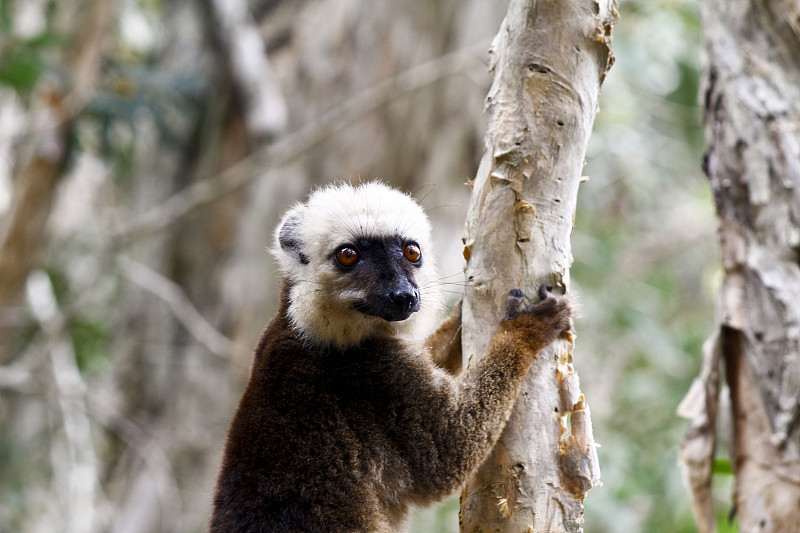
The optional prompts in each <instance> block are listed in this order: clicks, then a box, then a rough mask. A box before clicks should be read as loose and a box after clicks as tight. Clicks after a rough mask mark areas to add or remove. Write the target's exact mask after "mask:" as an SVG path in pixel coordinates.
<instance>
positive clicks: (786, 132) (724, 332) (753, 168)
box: [681, 0, 800, 533]
mask: <svg viewBox="0 0 800 533" xmlns="http://www.w3.org/2000/svg"><path fill="white" fill-rule="evenodd" d="M702 17H703V35H704V41H705V53H706V64H705V65H704V87H703V90H704V92H703V95H704V103H705V119H706V143H707V145H708V151H707V154H706V158H705V164H704V167H705V172H706V174H707V175H708V178H709V181H710V183H711V189H712V191H713V194H714V201H715V204H716V209H717V216H718V218H719V228H718V231H719V238H720V246H721V251H722V265H723V269H724V278H723V281H722V287H721V289H720V291H719V294H718V299H717V313H716V314H717V316H716V321H717V324H718V330H717V332H716V333H715V334H714V336H713V337H712V339H710V341H709V343H708V348H707V349H706V351H705V355H704V372H703V373H702V374H701V376H700V378H698V380H697V381H696V383H695V385H694V386H693V389H692V391H690V393H689V395H687V398H686V399H685V400H684V403H683V405H682V414H685V415H688V416H689V417H690V418H691V419H692V422H691V424H690V426H689V430H688V432H687V435H686V438H685V440H684V443H683V448H682V450H681V458H682V460H683V461H684V464H685V466H686V467H687V473H688V478H689V480H690V486H691V490H692V496H693V503H694V506H695V516H696V518H697V521H698V529H699V531H700V532H701V533H704V532H711V531H715V530H716V523H715V513H714V510H713V502H712V499H711V472H712V468H711V465H712V463H713V457H714V448H715V441H716V415H717V396H718V394H719V381H720V380H719V375H720V371H719V364H720V361H721V362H724V372H723V373H722V374H723V376H724V378H725V381H726V382H727V384H728V386H729V387H730V394H731V402H730V408H731V410H732V413H731V417H730V419H731V423H732V425H733V427H732V428H731V429H732V433H731V434H732V439H731V442H730V443H729V444H730V448H731V449H730V450H729V452H730V455H731V464H732V468H733V473H734V475H735V478H736V481H735V493H734V508H735V510H736V513H737V515H738V519H739V528H740V531H742V532H743V533H747V532H750V531H759V532H786V531H796V530H797V527H798V523H800V419H799V418H798V414H800V405H798V397H800V142H798V136H799V134H800V36H799V35H798V32H797V21H798V20H800V4H798V3H797V2H796V1H789V0H786V1H782V0H774V1H771V0H757V1H748V0H735V1H734V0H705V1H704V2H703V3H702Z"/></svg>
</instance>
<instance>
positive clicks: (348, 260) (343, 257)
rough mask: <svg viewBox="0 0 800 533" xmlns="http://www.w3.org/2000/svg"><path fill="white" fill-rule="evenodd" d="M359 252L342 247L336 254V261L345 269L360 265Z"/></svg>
mask: <svg viewBox="0 0 800 533" xmlns="http://www.w3.org/2000/svg"><path fill="white" fill-rule="evenodd" d="M358 259H359V258H358V252H356V251H355V250H354V249H352V248H350V247H349V246H342V247H341V248H339V251H338V252H336V261H337V262H338V263H339V264H340V265H342V266H343V267H351V266H354V265H355V264H356V263H358Z"/></svg>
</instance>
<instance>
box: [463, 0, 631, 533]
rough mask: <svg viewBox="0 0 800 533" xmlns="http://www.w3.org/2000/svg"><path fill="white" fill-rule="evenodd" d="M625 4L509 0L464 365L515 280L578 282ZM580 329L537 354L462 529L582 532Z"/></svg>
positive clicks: (585, 461) (477, 482) (585, 480)
mask: <svg viewBox="0 0 800 533" xmlns="http://www.w3.org/2000/svg"><path fill="white" fill-rule="evenodd" d="M615 18H616V3H615V2H613V1H604V2H593V1H582V0H572V1H563V2H536V1H530V0H528V1H525V0H512V2H511V4H510V6H509V8H508V12H507V15H506V18H505V20H504V22H503V24H502V26H501V28H500V32H499V33H498V34H497V36H496V37H495V39H494V42H493V43H492V49H491V60H490V68H491V69H492V70H493V72H494V82H493V85H492V88H491V89H490V91H489V95H488V97H487V99H486V107H487V109H488V112H489V125H488V130H487V133H486V138H485V153H484V156H483V159H482V161H481V165H480V168H479V169H478V174H477V177H476V180H475V183H474V188H473V192H472V198H471V203H470V208H469V212H468V214H467V222H466V236H465V239H464V242H465V248H464V255H465V257H466V258H467V280H468V288H467V291H466V293H465V297H464V317H463V326H464V329H463V348H464V357H465V361H464V362H465V366H466V365H468V363H469V360H470V358H471V357H472V356H474V355H476V354H480V353H482V352H483V350H484V349H485V347H486V343H487V342H488V340H489V339H491V337H492V333H493V332H494V331H495V330H496V328H497V323H498V321H499V319H500V318H501V317H502V315H503V312H504V310H505V301H506V296H507V294H508V292H509V290H511V289H514V288H521V289H522V290H523V292H524V293H525V294H526V295H528V296H529V297H533V295H535V294H536V290H537V287H538V286H539V285H541V284H543V283H547V284H549V285H552V286H554V287H556V289H557V290H559V291H566V290H567V287H568V285H569V270H568V269H569V266H570V264H571V261H572V256H571V252H570V243H569V236H570V233H571V230H572V222H573V218H574V214H575V205H576V200H577V192H578V185H579V183H580V180H581V169H582V167H583V162H584V155H585V152H586V145H587V143H588V139H589V134H590V132H591V129H592V124H593V121H594V115H595V112H596V110H597V99H598V95H599V89H600V84H601V83H602V81H603V79H604V77H605V74H606V72H607V70H608V68H609V67H610V66H611V63H612V61H613V59H612V55H611V49H610V40H611V27H612V24H613V22H614V20H615ZM599 475H600V473H599V466H598V461H597V454H596V451H595V444H594V440H593V437H592V427H591V420H590V416H589V409H588V406H587V405H586V402H585V400H584V397H583V395H582V394H581V392H580V387H579V382H578V376H577V374H576V373H575V371H574V369H573V367H572V341H565V340H559V341H556V342H555V343H553V345H551V346H550V347H548V348H547V349H546V350H545V351H544V352H543V353H542V354H541V355H540V357H539V358H538V359H537V361H536V362H535V363H534V366H533V368H532V371H531V374H530V376H529V378H528V380H527V382H526V383H525V384H524V385H523V388H522V392H521V394H520V398H519V400H518V402H517V405H516V408H515V410H514V413H513V414H512V416H511V420H510V421H509V423H508V425H507V426H506V429H505V432H504V433H503V436H502V437H501V439H500V441H499V442H498V444H497V446H496V447H495V449H494V450H493V452H492V453H491V454H490V456H489V458H488V459H487V461H486V462H485V463H484V464H483V466H481V467H480V468H479V469H478V471H477V472H476V473H475V475H474V477H473V478H472V479H471V480H470V481H469V483H468V484H467V486H466V487H465V488H464V491H463V493H462V501H461V528H462V529H461V530H462V531H464V532H477V531H509V532H511V531H513V532H520V531H580V530H581V527H580V523H581V522H582V517H583V503H582V502H583V498H584V496H585V494H586V492H587V491H588V490H589V489H590V488H591V487H592V486H594V485H596V484H597V483H598V482H599Z"/></svg>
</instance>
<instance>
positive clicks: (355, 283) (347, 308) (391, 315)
mask: <svg viewBox="0 0 800 533" xmlns="http://www.w3.org/2000/svg"><path fill="white" fill-rule="evenodd" d="M276 240H277V246H276V248H275V250H274V251H275V254H276V256H277V258H278V260H279V262H280V265H281V270H282V271H283V273H284V275H285V276H286V278H287V279H288V280H289V281H290V283H291V284H292V289H291V292H290V300H291V304H290V309H289V315H290V318H291V319H292V322H293V324H294V326H295V329H297V330H298V331H299V332H300V333H302V334H303V335H304V336H305V337H306V338H309V339H312V340H315V341H318V342H323V343H325V342H331V343H334V344H338V345H342V346H344V345H348V344H354V343H358V342H359V341H360V340H361V339H363V338H364V337H366V336H370V335H390V336H404V337H409V336H414V337H416V335H417V334H420V335H422V334H427V332H428V329H429V326H430V325H431V324H434V323H435V317H434V316H433V315H432V314H434V313H436V311H438V308H439V305H440V304H439V301H438V299H437V298H434V297H432V296H431V294H428V293H427V291H426V289H428V288H429V285H430V284H431V283H432V282H433V281H434V279H435V277H436V276H435V267H434V262H433V255H432V254H431V253H430V226H429V224H428V220H427V218H426V216H425V214H424V212H423V211H422V209H421V208H420V206H419V205H418V204H417V203H416V202H414V201H413V200H412V199H411V198H410V197H408V196H407V195H405V194H403V193H401V192H399V191H396V190H394V189H391V188H389V187H387V186H385V185H383V184H380V183H367V184H364V185H361V186H358V187H351V186H349V185H340V186H336V187H329V188H326V189H320V190H318V191H316V192H314V193H313V194H312V195H311V197H310V198H309V200H308V202H307V203H305V204H300V205H298V206H295V207H294V208H293V209H291V210H290V211H289V212H288V213H287V214H286V215H285V216H284V219H283V222H282V223H281V225H280V226H279V228H278V230H277V232H276Z"/></svg>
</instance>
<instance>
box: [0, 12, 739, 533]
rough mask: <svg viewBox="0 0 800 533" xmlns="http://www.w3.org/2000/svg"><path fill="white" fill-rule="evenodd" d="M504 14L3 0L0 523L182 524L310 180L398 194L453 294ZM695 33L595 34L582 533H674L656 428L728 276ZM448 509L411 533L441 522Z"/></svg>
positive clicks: (647, 17) (425, 514)
mask: <svg viewBox="0 0 800 533" xmlns="http://www.w3.org/2000/svg"><path fill="white" fill-rule="evenodd" d="M237 8H238V10H237ZM505 9H506V4H505V2H485V1H482V0H466V1H464V0H462V1H456V0H436V1H430V2H419V1H414V0H397V1H393V2H388V1H375V2H359V1H355V0H303V1H298V0H293V1H292V2H289V1H280V0H261V1H256V0H253V1H251V2H250V3H249V4H246V3H244V2H241V3H240V2H237V1H233V0H231V1H230V2H223V1H222V0H220V1H219V2H216V1H214V0H192V1H190V0H172V1H168V2H159V1H155V0H139V1H137V0H117V1H113V2H110V1H109V2H103V1H88V0H85V1H84V0H73V1H71V2H56V1H53V0H2V2H0V246H2V247H0V254H3V255H1V256H0V532H2V533H6V532H17V531H22V532H39V531H41V532H49V531H64V530H65V527H66V528H67V530H69V531H86V532H90V531H113V532H126V533H127V532H131V533H133V532H153V531H165V532H166V531H176V532H178V531H180V532H183V531H186V532H188V531H202V530H203V528H204V525H205V522H206V520H207V516H208V512H209V507H210V500H211V493H212V490H213V483H214V477H215V474H216V471H217V468H218V464H219V459H220V454H221V449H222V445H223V441H224V435H225V432H226V430H227V426H228V423H229V421H230V418H231V416H232V414H233V410H234V409H235V406H236V402H237V400H238V398H239V395H240V394H241V391H242V388H243V386H244V383H245V380H246V378H247V372H248V368H249V363H250V350H251V349H252V346H253V345H254V344H255V341H256V340H257V337H258V334H259V331H260V329H261V328H262V327H263V325H264V324H265V322H266V321H267V320H268V319H269V318H270V317H271V314H272V312H273V311H274V309H275V303H276V297H277V287H278V283H279V282H278V279H277V271H276V268H275V266H274V263H273V262H272V259H271V257H270V256H269V254H268V253H267V251H266V248H267V247H268V246H269V245H270V243H271V238H272V230H273V228H274V226H275V224H276V223H277V221H278V218H279V216H280V215H281V213H282V212H283V211H284V210H285V209H286V208H288V207H289V206H290V205H291V204H292V203H293V202H294V201H296V200H300V199H302V198H303V197H304V196H305V195H306V194H307V192H308V191H309V189H310V188H311V187H312V186H313V185H315V184H321V183H327V182H330V181H332V180H336V179H345V180H350V181H359V180H362V179H372V178H380V179H382V180H384V181H386V182H388V183H390V184H392V185H395V186H397V187H400V188H403V189H405V190H408V191H410V192H411V193H412V194H413V195H414V196H415V197H417V198H418V199H419V200H420V201H421V203H422V205H423V206H424V207H425V208H426V210H427V211H428V212H429V214H430V216H431V218H432V221H433V225H434V228H435V237H436V241H437V247H438V250H437V252H438V253H437V255H438V257H439V263H440V273H441V274H442V275H444V276H451V277H448V278H447V280H448V281H452V282H453V283H454V284H453V285H443V286H442V290H443V293H442V294H443V296H444V297H445V298H446V300H447V301H448V302H449V303H453V302H454V301H455V300H456V299H457V298H458V292H459V290H460V288H459V285H458V283H459V282H460V281H461V277H460V273H461V269H462V267H463V259H462V256H461V241H460V239H461V235H462V232H463V221H464V215H465V212H466V206H467V203H468V196H469V188H468V187H467V186H466V185H465V183H466V182H467V181H468V180H469V179H471V178H472V177H474V175H475V170H476V168H477V163H478V160H479V158H480V156H481V154H482V149H483V147H482V139H483V130H484V122H485V117H484V116H483V113H482V110H483V99H484V98H485V95H486V92H487V90H488V88H489V83H490V81H491V77H490V75H489V73H488V72H487V70H486V51H487V49H488V47H489V43H490V41H491V39H492V37H493V36H494V34H495V33H496V31H497V29H498V28H499V26H500V21H501V20H502V17H503V15H504V13H505ZM698 17H699V16H698V11H697V6H696V4H695V2H691V1H689V0H642V1H623V2H621V4H620V20H619V23H618V24H617V25H616V27H615V29H614V43H613V50H614V54H615V56H616V59H617V61H616V64H615V66H614V67H613V68H612V69H611V71H610V73H609V75H608V78H607V79H606V81H605V83H604V85H603V88H602V96H601V104H600V112H599V114H598V116H597V119H596V122H595V128H594V132H593V134H592V139H591V142H590V146H589V152H588V154H587V158H586V159H587V164H586V167H585V169H584V174H585V175H586V176H587V177H588V179H587V180H586V181H585V182H584V183H583V184H582V185H581V191H580V193H579V197H578V210H577V216H576V221H575V230H574V232H573V236H572V245H573V255H574V258H575V262H574V264H573V267H572V271H571V276H572V290H573V291H574V292H576V293H577V294H579V295H580V304H581V309H582V310H581V317H580V318H579V319H578V320H577V331H578V340H577V344H576V347H575V366H576V367H577V370H578V372H579V374H580V375H581V378H582V381H581V382H582V388H583V391H584V393H585V394H586V396H587V399H588V402H589V404H590V406H591V408H592V412H593V415H594V416H593V421H594V435H595V440H596V441H597V442H598V443H600V444H601V446H602V447H601V448H599V450H598V453H599V457H600V464H601V469H602V481H603V486H602V487H599V488H595V489H594V490H592V491H591V492H590V493H589V495H588V497H587V499H586V502H585V503H586V524H585V526H584V527H585V529H586V531H594V532H614V531H647V532H659V531H663V532H683V531H686V532H689V531H694V529H695V528H694V525H693V520H692V517H691V511H690V507H689V499H688V496H687V494H686V491H685V489H684V487H683V485H682V482H681V475H680V470H679V468H678V464H677V454H678V447H679V443H680V441H681V438H682V434H683V431H684V430H685V427H686V423H685V422H684V421H682V420H680V419H679V418H678V417H677V416H676V414H675V409H676V407H677V405H678V403H679V401H680V399H681V398H682V396H683V395H684V394H685V393H686V391H687V390H688V388H689V386H690V384H691V381H692V379H693V377H694V376H695V375H697V373H698V369H699V367H700V353H701V345H702V342H703V340H704V339H705V338H706V337H707V336H708V335H709V333H710V332H711V330H712V327H713V305H712V300H713V294H714V292H715V289H716V287H717V285H718V283H719V279H720V267H719V259H718V252H717V244H716V239H715V235H714V232H715V227H716V222H715V220H714V216H713V203H712V199H711V194H710V192H709V190H708V184H707V182H706V180H705V178H704V177H703V174H702V171H701V168H700V161H701V156H702V153H703V149H704V145H703V135H702V125H701V122H700V111H699V109H698V106H697V88H698V77H699V63H700V49H699V48H700V47H699V33H700V31H699V30H700V28H699V19H698ZM253 36H257V37H258V39H255V40H254V39H252V37H253ZM253 50H256V52H257V53H255V54H253V53H252V51H253ZM242 58H249V61H250V63H248V62H247V61H243V60H242ZM254 72H255V73H256V75H254V74H253V73H254ZM31 184H36V186H32V185H31ZM26 202H27V203H26ZM20 220H21V221H23V222H24V224H21V227H23V228H24V229H25V231H20V232H19V235H17V234H15V233H14V228H17V227H18V226H20V224H19V221H20ZM15 223H16V225H15ZM15 236H16V237H19V239H21V241H20V240H15V239H12V238H11V237H15ZM16 237H15V238H16ZM20 250H21V251H22V253H12V252H15V251H16V252H19V251H20ZM445 291H452V292H445ZM718 466H719V474H718V477H719V478H720V480H721V481H723V482H722V483H719V482H718V483H717V484H716V487H717V489H716V490H717V491H718V497H719V499H720V500H721V501H720V506H719V508H720V510H721V511H720V512H721V513H722V515H724V513H725V510H726V502H727V501H728V500H729V484H727V483H725V479H726V478H727V477H728V476H726V475H725V472H724V471H725V462H724V459H723V460H722V461H720V462H719V463H718ZM456 511H457V500H454V499H451V500H449V501H448V502H446V503H445V504H443V505H442V506H439V507H436V508H433V509H429V510H423V511H420V512H418V513H417V514H416V516H415V523H414V526H413V528H412V529H413V531H415V532H421V533H425V532H445V531H456V529H457V520H456V518H455V513H456ZM720 524H721V527H722V528H723V529H722V531H725V530H726V529H727V526H726V520H725V519H724V517H723V516H721V517H720Z"/></svg>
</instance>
